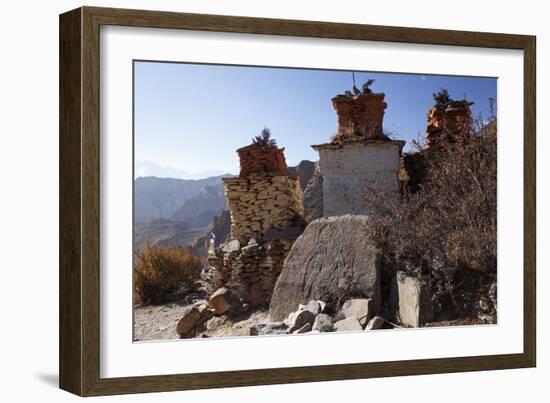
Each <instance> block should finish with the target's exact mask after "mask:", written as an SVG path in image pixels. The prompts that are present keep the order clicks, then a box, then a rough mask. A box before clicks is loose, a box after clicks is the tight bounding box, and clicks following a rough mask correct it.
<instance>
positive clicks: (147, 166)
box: [135, 161, 227, 179]
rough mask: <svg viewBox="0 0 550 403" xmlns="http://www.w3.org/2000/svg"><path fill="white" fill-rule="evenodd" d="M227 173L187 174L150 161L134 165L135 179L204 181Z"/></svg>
mask: <svg viewBox="0 0 550 403" xmlns="http://www.w3.org/2000/svg"><path fill="white" fill-rule="evenodd" d="M225 174H227V172H224V171H220V170H212V171H204V172H194V173H192V172H187V171H185V170H183V169H179V168H174V167H171V166H163V165H159V164H156V163H154V162H150V161H144V162H138V163H136V171H135V176H136V178H144V177H148V176H155V177H157V178H173V179H205V178H209V177H212V176H222V175H225Z"/></svg>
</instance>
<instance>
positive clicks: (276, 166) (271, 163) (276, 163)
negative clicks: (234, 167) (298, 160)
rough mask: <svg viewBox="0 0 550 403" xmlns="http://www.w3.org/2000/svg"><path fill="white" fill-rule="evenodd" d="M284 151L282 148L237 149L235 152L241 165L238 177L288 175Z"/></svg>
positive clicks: (249, 147)
mask: <svg viewBox="0 0 550 403" xmlns="http://www.w3.org/2000/svg"><path fill="white" fill-rule="evenodd" d="M284 151H285V149H284V148H277V147H258V146H254V145H249V146H246V147H242V148H239V149H238V150H237V154H239V160H240V164H241V169H240V173H239V176H240V177H241V178H245V177H247V176H249V175H251V174H258V173H271V174H279V175H282V174H288V167H287V165H286V160H285V154H284Z"/></svg>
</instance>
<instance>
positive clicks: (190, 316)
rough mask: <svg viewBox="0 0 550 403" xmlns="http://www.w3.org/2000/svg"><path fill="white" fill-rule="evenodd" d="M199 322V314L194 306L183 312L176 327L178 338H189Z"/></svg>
mask: <svg viewBox="0 0 550 403" xmlns="http://www.w3.org/2000/svg"><path fill="white" fill-rule="evenodd" d="M200 320H201V314H200V312H199V309H198V308H197V307H196V306H189V307H187V308H186V309H185V310H184V311H183V315H182V318H181V319H180V321H179V322H178V324H177V326H176V332H177V333H178V334H179V336H180V337H182V338H183V337H187V336H189V335H190V334H191V333H192V332H193V331H194V330H195V327H196V326H197V325H198V324H199V322H200Z"/></svg>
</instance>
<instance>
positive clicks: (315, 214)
mask: <svg viewBox="0 0 550 403" xmlns="http://www.w3.org/2000/svg"><path fill="white" fill-rule="evenodd" d="M304 210H305V213H306V221H307V222H311V221H313V220H316V219H317V218H320V217H322V216H323V177H322V176H321V172H319V164H318V163H315V170H314V172H313V175H312V176H311V178H310V179H309V182H308V183H307V186H306V187H305V189H304Z"/></svg>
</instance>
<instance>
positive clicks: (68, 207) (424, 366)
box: [59, 7, 536, 396]
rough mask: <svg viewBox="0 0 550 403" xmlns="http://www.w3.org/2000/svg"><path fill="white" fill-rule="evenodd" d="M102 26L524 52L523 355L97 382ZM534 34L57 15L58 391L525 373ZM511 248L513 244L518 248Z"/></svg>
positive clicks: (137, 13) (531, 360)
mask: <svg viewBox="0 0 550 403" xmlns="http://www.w3.org/2000/svg"><path fill="white" fill-rule="evenodd" d="M101 25H120V26H132V27H150V28H151V27H153V28H171V29H186V30H201V31H215V32H227V33H252V34H268V35H285V36H302V37H315V38H333V39H352V40H358V41H361V40H368V41H381V42H401V43H415V44H434V45H450V46H468V47H486V48H499V49H519V50H522V51H523V52H524V134H523V136H524V177H523V178H524V245H523V248H524V249H523V250H524V267H523V275H524V301H523V303H524V328H523V336H524V338H523V343H524V349H523V353H521V354H504V355H491V356H475V357H456V358H441V359H421V360H409V361H392V362H380V363H360V364H343V365H323V366H309V367H292V368H277V369H257V370H244V371H229V372H213V373H193V374H173V375H158V376H139V377H127V378H101V377H100V358H99V357H100V354H99V353H100V336H99V335H100V316H99V290H100V279H99V245H100V236H101V234H100V231H99V228H100V225H99V220H100V211H99V205H100V198H99V189H100V172H99V159H100V147H99V130H100V127H99V110H100V105H99V103H100V101H99V99H100V98H99V71H100V64H99V52H100V49H99V43H100V41H99V35H100V26H101ZM535 54H536V50H535V37H534V36H526V35H510V34H496V33H483V32H461V31H447V30H435V29H418V28H401V27H389V26H373V25H356V24H340V23H329V22H314V21H295V20H277V19H265V18H250V17H229V16H220V15H202V14H185V13H172V12H158V11H142V10H122V9H109V8H95V7H81V8H78V9H76V10H73V11H69V12H67V13H65V14H62V15H61V16H60V88H59V90H60V255H59V256H60V277H59V278H60V294H59V299H60V316H59V318H60V344H59V354H60V355H59V361H60V387H61V388H62V389H64V390H66V391H69V392H72V393H75V394H77V395H81V396H93V395H110V394H121V393H139V392H160V391H170V390H187V389H200V388H219V387H234V386H249V385H264V384H280V383H296V382H313V381H329V380H343V379H358V378H374V377H388V376H402V375H418V374H436V373H449V372H460V371H481V370H496V369H509V368H526V367H534V366H535V365H536V308H535V302H536V295H535V268H536V265H535V252H536V249H535V248H536V246H535V244H536V239H535V237H536V217H535V207H536V206H535V203H536V172H535V167H536V160H535V158H536V157H535V120H536V119H535V110H536V107H535V101H536V95H535V89H536V85H535V83H536V81H535V80H536V79H535V74H536V73H535V58H536V56H535ZM518 247H519V245H518Z"/></svg>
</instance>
